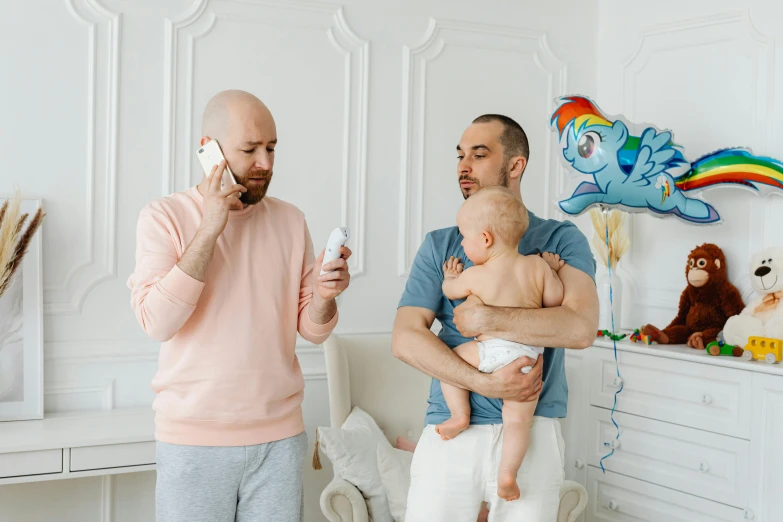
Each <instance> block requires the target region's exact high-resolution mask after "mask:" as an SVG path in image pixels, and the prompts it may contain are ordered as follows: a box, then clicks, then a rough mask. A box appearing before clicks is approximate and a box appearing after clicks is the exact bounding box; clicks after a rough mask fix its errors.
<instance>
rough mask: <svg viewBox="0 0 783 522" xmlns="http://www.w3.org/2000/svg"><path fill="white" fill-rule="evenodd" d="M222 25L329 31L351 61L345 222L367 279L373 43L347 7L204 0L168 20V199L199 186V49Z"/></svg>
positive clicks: (356, 266) (358, 271)
mask: <svg viewBox="0 0 783 522" xmlns="http://www.w3.org/2000/svg"><path fill="white" fill-rule="evenodd" d="M207 7H209V9H207ZM305 15H309V16H305ZM220 20H224V21H241V22H246V23H248V22H249V23H257V24H259V25H270V24H274V25H275V26H276V27H280V26H291V27H304V28H308V29H313V30H318V31H323V32H324V33H325V34H326V36H327V38H328V40H329V42H330V43H331V44H332V47H333V48H334V49H335V50H336V51H337V52H339V53H340V54H342V55H343V56H344V58H345V60H344V65H345V69H344V77H345V85H346V89H345V92H344V96H343V100H342V101H343V102H344V104H345V110H344V113H343V125H344V127H343V143H344V147H343V158H342V180H341V189H342V190H341V203H342V206H341V209H342V215H341V218H342V221H343V223H346V224H348V226H349V227H350V229H351V243H352V250H353V252H354V254H353V256H351V259H350V260H349V266H350V268H351V274H352V277H354V278H356V277H359V276H361V275H362V274H363V273H364V259H365V200H366V185H367V111H368V99H369V85H368V81H369V80H368V78H369V59H370V52H369V48H370V44H369V42H368V41H367V40H364V39H362V38H360V37H359V36H358V35H357V34H356V33H355V32H354V31H353V30H352V29H351V28H350V26H349V25H348V23H347V21H346V19H345V15H344V13H343V9H342V7H341V6H340V5H339V4H332V3H325V2H307V1H293V2H280V1H262V0H259V1H251V0H232V1H214V2H207V0H197V1H196V2H195V3H193V4H192V5H191V7H190V8H189V9H188V10H187V11H185V12H184V13H182V14H181V15H180V16H178V17H176V18H173V19H168V18H167V19H166V20H165V42H166V45H165V57H164V63H165V70H164V102H163V135H164V147H163V187H162V191H163V195H168V194H170V193H172V192H176V191H179V190H184V189H185V188H187V187H189V186H190V185H191V181H190V175H191V172H190V166H191V164H192V157H193V143H194V141H193V140H194V139H195V138H196V137H194V136H193V135H192V134H193V133H192V128H193V117H194V115H193V111H194V107H193V64H194V61H195V57H194V43H195V41H196V40H198V39H201V38H206V37H207V36H208V35H209V33H210V32H211V31H212V29H213V28H214V27H215V24H216V23H218V21H220ZM180 97H184V103H182V104H180V103H179V102H178V100H179V99H180ZM180 107H185V108H187V109H186V110H182V109H180Z"/></svg>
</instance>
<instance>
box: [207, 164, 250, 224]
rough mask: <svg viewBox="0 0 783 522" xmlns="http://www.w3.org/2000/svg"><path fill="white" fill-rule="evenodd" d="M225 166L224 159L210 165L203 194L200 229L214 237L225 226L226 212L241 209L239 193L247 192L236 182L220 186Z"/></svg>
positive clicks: (226, 221)
mask: <svg viewBox="0 0 783 522" xmlns="http://www.w3.org/2000/svg"><path fill="white" fill-rule="evenodd" d="M225 168H226V161H225V160H223V161H221V162H220V163H219V164H217V165H215V166H214V167H212V171H211V172H210V175H209V184H208V185H207V190H206V193H205V194H204V215H203V217H202V218H201V230H202V231H203V232H204V233H206V234H208V235H209V236H212V237H214V238H216V239H217V237H218V236H220V234H222V233H223V229H225V228H226V223H228V212H229V211H230V210H242V202H241V201H240V200H239V195H240V194H241V193H243V192H247V189H246V188H245V187H244V186H243V185H240V184H238V183H237V184H236V185H231V186H227V187H225V188H223V189H221V188H220V180H221V179H222V178H223V171H224V170H225Z"/></svg>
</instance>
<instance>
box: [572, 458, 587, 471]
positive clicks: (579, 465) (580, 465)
mask: <svg viewBox="0 0 783 522" xmlns="http://www.w3.org/2000/svg"><path fill="white" fill-rule="evenodd" d="M574 467H575V468H576V469H582V468H584V467H585V463H584V462H582V461H581V460H579V459H576V462H574Z"/></svg>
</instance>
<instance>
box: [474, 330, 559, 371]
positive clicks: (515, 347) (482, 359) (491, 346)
mask: <svg viewBox="0 0 783 522" xmlns="http://www.w3.org/2000/svg"><path fill="white" fill-rule="evenodd" d="M478 352H479V367H478V369H479V371H480V372H484V373H492V372H496V371H498V370H499V369H501V368H502V367H504V366H505V365H507V364H509V363H511V362H513V361H516V360H517V359H519V358H520V357H525V356H526V357H530V358H531V359H537V358H538V356H539V355H540V354H542V353H544V349H543V348H537V347H535V346H528V345H526V344H520V343H515V342H513V341H506V340H505V339H497V338H495V339H489V340H487V341H479V342H478ZM531 369H532V367H531V366H526V367H524V368H522V373H527V372H529V371H530V370H531Z"/></svg>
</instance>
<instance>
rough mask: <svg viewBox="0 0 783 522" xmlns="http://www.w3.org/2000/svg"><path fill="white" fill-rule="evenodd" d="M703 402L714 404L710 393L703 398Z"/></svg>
mask: <svg viewBox="0 0 783 522" xmlns="http://www.w3.org/2000/svg"><path fill="white" fill-rule="evenodd" d="M701 402H702V403H703V404H712V395H710V394H709V393H705V394H704V395H702V396H701Z"/></svg>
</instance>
